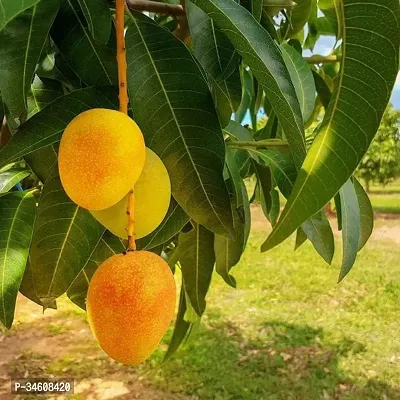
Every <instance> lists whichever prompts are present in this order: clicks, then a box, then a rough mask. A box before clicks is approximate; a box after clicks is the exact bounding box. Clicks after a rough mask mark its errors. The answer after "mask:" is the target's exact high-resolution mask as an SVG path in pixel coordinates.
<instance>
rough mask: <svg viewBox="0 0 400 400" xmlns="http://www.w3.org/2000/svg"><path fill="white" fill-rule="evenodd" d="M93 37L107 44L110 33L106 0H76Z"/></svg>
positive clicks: (109, 15) (110, 22) (110, 20)
mask: <svg viewBox="0 0 400 400" xmlns="http://www.w3.org/2000/svg"><path fill="white" fill-rule="evenodd" d="M78 3H79V6H80V8H81V10H82V12H83V15H84V16H85V19H86V23H87V25H88V28H89V30H90V33H91V34H92V36H93V38H94V39H96V40H98V41H99V42H101V43H104V44H107V42H108V40H109V39H110V34H111V25H112V19H111V13H110V7H109V5H108V3H107V0H78Z"/></svg>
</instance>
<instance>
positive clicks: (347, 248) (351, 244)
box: [339, 179, 360, 282]
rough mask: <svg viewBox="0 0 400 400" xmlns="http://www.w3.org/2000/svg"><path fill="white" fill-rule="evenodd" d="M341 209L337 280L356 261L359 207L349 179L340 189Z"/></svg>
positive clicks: (346, 272)
mask: <svg viewBox="0 0 400 400" xmlns="http://www.w3.org/2000/svg"><path fill="white" fill-rule="evenodd" d="M339 193H340V205H341V210H342V230H343V233H342V236H343V258H342V267H341V269H340V275H339V282H340V281H341V280H342V279H343V278H344V277H345V276H346V275H347V274H348V273H349V272H350V270H351V268H352V267H353V265H354V262H355V261H356V257H357V252H358V243H359V238H360V207H359V205H358V200H357V193H356V191H355V189H354V185H353V182H352V181H351V179H349V180H348V181H347V182H346V183H345V184H344V185H343V187H342V188H341V189H340V192H339Z"/></svg>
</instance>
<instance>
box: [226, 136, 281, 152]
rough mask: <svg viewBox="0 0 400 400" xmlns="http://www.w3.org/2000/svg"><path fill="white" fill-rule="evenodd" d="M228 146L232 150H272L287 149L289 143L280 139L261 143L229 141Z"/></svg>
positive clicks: (260, 141)
mask: <svg viewBox="0 0 400 400" xmlns="http://www.w3.org/2000/svg"><path fill="white" fill-rule="evenodd" d="M227 144H228V146H229V147H230V148H232V149H244V150H245V149H246V148H251V149H254V148H256V149H270V148H271V147H287V146H288V144H287V142H284V141H282V140H279V139H266V140H259V141H249V142H243V141H233V140H232V141H228V142H227Z"/></svg>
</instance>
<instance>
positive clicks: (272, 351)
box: [7, 312, 400, 400]
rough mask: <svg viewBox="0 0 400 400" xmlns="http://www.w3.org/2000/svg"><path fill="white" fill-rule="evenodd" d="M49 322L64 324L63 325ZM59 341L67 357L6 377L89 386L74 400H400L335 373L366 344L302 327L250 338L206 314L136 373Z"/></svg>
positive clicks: (18, 364) (13, 368) (72, 336)
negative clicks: (105, 388) (105, 389)
mask: <svg viewBox="0 0 400 400" xmlns="http://www.w3.org/2000/svg"><path fill="white" fill-rule="evenodd" d="M48 322H52V323H53V322H57V323H59V324H62V323H63V319H62V318H60V317H59V318H58V321H57V320H56V319H55V320H53V319H51V321H48ZM31 329H32V330H33V329H34V330H35V331H36V334H38V335H39V336H40V334H39V333H38V330H37V329H38V326H37V325H35V324H30V323H29V324H26V325H25V326H24V327H23V329H21V332H22V334H24V333H26V331H27V330H31ZM42 329H43V331H46V329H45V328H44V327H43V328H42ZM46 332H47V333H46V335H48V334H49V331H48V330H47V331H46ZM43 334H44V333H43ZM39 336H38V337H39ZM168 336H170V333H169V335H168ZM59 337H60V343H63V342H64V343H66V344H68V349H69V350H68V352H67V353H64V354H61V353H60V355H58V356H56V357H52V356H49V355H47V356H43V355H40V354H35V353H29V352H27V353H24V354H22V355H20V356H19V357H17V358H15V359H13V360H12V361H10V362H9V363H8V365H7V370H8V372H9V373H10V376H22V375H24V374H26V372H27V371H29V376H47V375H49V374H50V375H53V376H56V377H57V376H58V377H61V376H71V377H74V378H75V379H76V381H77V382H78V383H79V382H80V381H83V380H89V381H90V382H89V383H88V386H87V388H86V389H83V390H82V391H81V393H80V395H79V396H78V397H74V398H79V399H86V398H89V397H90V398H92V399H100V398H103V397H102V395H101V392H102V389H101V387H102V386H101V385H102V384H103V383H104V382H110V381H112V382H114V386H115V382H120V383H121V384H122V385H123V386H124V389H125V392H120V393H118V390H117V391H116V392H114V394H113V396H112V398H113V399H116V400H117V399H118V400H128V399H145V400H163V399H168V400H169V399H174V400H177V399H186V400H187V399H200V400H222V399H224V400H264V399H265V400H281V399H282V400H314V399H315V400H317V399H367V400H368V399H371V400H372V399H374V400H375V399H382V400H383V399H385V400H386V399H390V400H392V399H400V390H399V389H398V388H392V387H390V386H388V385H386V384H385V383H382V382H380V381H379V379H370V380H366V384H365V385H364V386H363V387H361V386H359V382H358V383H356V381H355V379H353V378H351V377H348V376H346V374H345V373H344V372H343V371H342V370H341V368H340V360H341V359H342V358H346V357H357V355H361V354H362V353H363V352H364V351H365V346H364V344H361V343H358V342H355V341H352V340H347V339H344V340H339V341H337V342H335V343H332V342H329V341H327V340H326V338H325V337H324V331H323V330H322V329H314V328H312V327H310V326H307V325H293V324H288V323H286V322H284V321H269V322H265V323H260V324H259V325H258V326H257V327H254V326H252V329H251V331H249V330H248V329H247V328H246V327H244V326H239V325H236V324H235V323H232V322H227V321H224V320H223V319H222V317H221V316H220V315H219V314H217V313H212V312H209V313H208V318H207V319H206V320H205V322H204V323H203V324H202V325H201V326H200V328H199V330H198V332H197V333H196V334H195V336H193V338H192V339H191V341H190V342H189V344H188V345H187V347H186V349H184V350H182V351H180V352H179V353H178V354H177V355H176V356H175V357H174V358H173V359H171V360H170V361H168V362H166V363H164V364H163V365H160V363H159V361H160V360H161V358H162V355H163V354H162V351H161V350H158V351H157V352H156V354H155V356H154V357H153V358H152V359H151V361H148V362H147V363H145V364H144V365H142V366H140V367H137V368H133V367H124V366H121V365H119V364H116V363H115V362H113V361H112V360H110V359H109V358H108V357H107V356H105V355H104V353H102V352H101V351H100V350H99V349H98V347H97V346H96V344H95V343H94V342H93V341H92V340H89V341H88V340H87V338H86V340H85V341H82V338H81V339H79V338H78V337H76V332H75V331H74V330H73V329H72V330H70V331H67V332H63V333H62V334H60V335H59ZM52 338H53V339H54V336H52V337H49V338H47V339H46V340H48V341H49V342H50V341H51V339H52ZM162 347H165V345H163V346H162ZM96 393H98V397H97V394H96Z"/></svg>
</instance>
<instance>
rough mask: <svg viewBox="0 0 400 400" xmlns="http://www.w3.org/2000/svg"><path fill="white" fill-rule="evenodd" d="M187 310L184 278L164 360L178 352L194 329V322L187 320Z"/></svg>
mask: <svg viewBox="0 0 400 400" xmlns="http://www.w3.org/2000/svg"><path fill="white" fill-rule="evenodd" d="M186 310H187V306H186V293H185V287H184V283H183V280H182V286H181V291H180V295H179V308H178V315H177V316H176V321H175V325H174V332H173V333H172V337H171V341H170V342H169V346H168V350H167V352H166V353H165V356H164V361H166V360H168V359H170V358H171V357H172V356H173V355H174V354H175V353H176V351H177V350H178V349H179V347H181V346H182V344H184V343H185V342H186V341H187V339H188V337H189V335H190V333H191V331H192V327H193V324H192V323H190V322H188V321H186V320H185V314H186Z"/></svg>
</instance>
